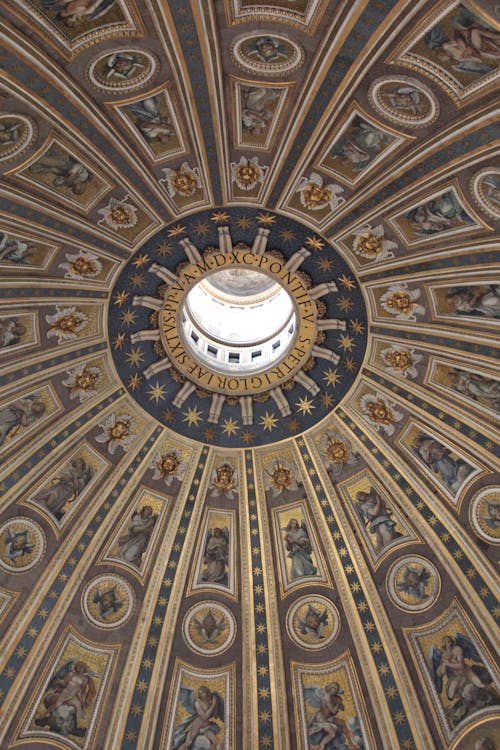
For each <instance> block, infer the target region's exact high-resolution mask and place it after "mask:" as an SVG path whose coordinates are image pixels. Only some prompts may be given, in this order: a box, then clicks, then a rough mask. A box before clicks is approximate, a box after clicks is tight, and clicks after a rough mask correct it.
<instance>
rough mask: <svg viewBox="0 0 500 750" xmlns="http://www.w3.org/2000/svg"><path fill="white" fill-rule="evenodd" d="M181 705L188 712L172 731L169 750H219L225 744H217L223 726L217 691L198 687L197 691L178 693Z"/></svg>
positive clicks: (181, 691)
mask: <svg viewBox="0 0 500 750" xmlns="http://www.w3.org/2000/svg"><path fill="white" fill-rule="evenodd" d="M179 700H180V702H181V704H182V705H183V706H184V708H186V709H187V710H188V711H189V716H187V717H186V718H185V719H184V720H183V721H181V722H180V723H179V724H177V726H176V727H175V729H174V736H173V740H172V745H171V750H188V749H189V748H190V749H191V750H221V749H222V747H223V746H224V743H223V742H221V743H219V742H217V735H218V734H219V732H220V730H221V727H220V726H219V724H218V723H217V722H216V720H217V719H219V721H221V722H224V699H223V697H222V696H221V695H220V693H218V692H217V691H215V690H214V691H212V690H210V688H209V687H207V686H206V685H201V686H200V687H199V688H198V690H190V689H189V688H182V687H181V689H180V691H179Z"/></svg>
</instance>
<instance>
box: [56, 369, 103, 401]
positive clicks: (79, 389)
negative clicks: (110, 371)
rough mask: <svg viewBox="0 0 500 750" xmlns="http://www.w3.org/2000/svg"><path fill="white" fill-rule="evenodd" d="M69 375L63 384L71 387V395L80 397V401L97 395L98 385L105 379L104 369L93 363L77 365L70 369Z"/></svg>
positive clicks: (73, 397) (71, 396) (72, 397)
mask: <svg viewBox="0 0 500 750" xmlns="http://www.w3.org/2000/svg"><path fill="white" fill-rule="evenodd" d="M67 375H68V377H67V378H66V379H65V380H63V385H65V386H66V387H67V388H69V392H70V396H69V397H70V398H71V399H75V398H78V399H79V400H80V403H82V402H83V401H85V400H86V399H88V398H92V396H96V395H97V392H98V391H97V386H98V385H99V384H100V383H101V382H102V379H103V374H102V370H101V369H100V368H99V367H95V366H92V365H77V366H76V367H73V368H72V369H71V370H68V371H67Z"/></svg>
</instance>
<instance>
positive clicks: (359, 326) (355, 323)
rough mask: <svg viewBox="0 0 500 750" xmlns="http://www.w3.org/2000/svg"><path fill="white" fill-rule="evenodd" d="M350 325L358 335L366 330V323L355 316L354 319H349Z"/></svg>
mask: <svg viewBox="0 0 500 750" xmlns="http://www.w3.org/2000/svg"><path fill="white" fill-rule="evenodd" d="M349 325H350V326H351V328H352V330H353V332H354V334H355V335H356V336H357V335H358V334H362V333H364V332H365V326H364V323H361V321H360V320H358V319H357V318H354V320H350V321H349Z"/></svg>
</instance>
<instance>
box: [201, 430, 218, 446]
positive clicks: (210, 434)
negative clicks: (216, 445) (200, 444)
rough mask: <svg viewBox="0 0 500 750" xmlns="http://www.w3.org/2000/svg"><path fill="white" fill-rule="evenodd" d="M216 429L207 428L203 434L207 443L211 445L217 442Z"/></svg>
mask: <svg viewBox="0 0 500 750" xmlns="http://www.w3.org/2000/svg"><path fill="white" fill-rule="evenodd" d="M215 435H216V432H215V428H214V427H207V428H206V430H205V431H204V433H203V437H204V438H205V440H206V441H207V443H211V442H212V441H213V440H215Z"/></svg>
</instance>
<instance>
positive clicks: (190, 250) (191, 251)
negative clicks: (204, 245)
mask: <svg viewBox="0 0 500 750" xmlns="http://www.w3.org/2000/svg"><path fill="white" fill-rule="evenodd" d="M179 244H180V245H181V246H182V248H183V250H184V252H185V253H186V255H187V257H188V259H189V260H190V261H191V263H200V262H201V260H202V258H201V255H200V251H199V250H198V248H197V247H196V245H193V243H192V242H191V240H190V239H189V238H188V237H184V238H183V239H182V240H179Z"/></svg>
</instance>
